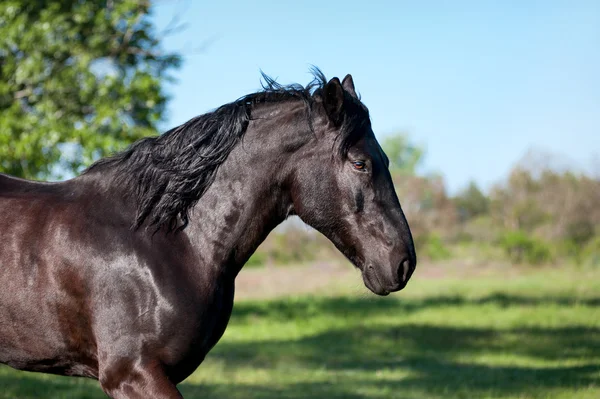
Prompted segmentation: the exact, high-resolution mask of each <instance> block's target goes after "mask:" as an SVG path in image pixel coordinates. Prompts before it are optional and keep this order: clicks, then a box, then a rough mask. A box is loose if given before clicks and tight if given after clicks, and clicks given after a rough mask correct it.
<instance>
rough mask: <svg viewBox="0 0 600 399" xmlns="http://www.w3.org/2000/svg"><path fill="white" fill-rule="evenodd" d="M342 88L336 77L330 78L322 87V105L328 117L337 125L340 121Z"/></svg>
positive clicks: (342, 101)
mask: <svg viewBox="0 0 600 399" xmlns="http://www.w3.org/2000/svg"><path fill="white" fill-rule="evenodd" d="M343 105H344V89H343V88H342V84H341V83H340V80H339V79H338V78H333V79H331V80H330V81H329V82H328V83H327V84H326V85H325V87H324V88H323V106H324V107H325V112H326V113H327V116H329V119H331V121H332V122H333V123H334V124H335V125H336V126H339V125H340V124H341V123H342V107H343Z"/></svg>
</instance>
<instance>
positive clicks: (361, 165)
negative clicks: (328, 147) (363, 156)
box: [352, 161, 367, 170]
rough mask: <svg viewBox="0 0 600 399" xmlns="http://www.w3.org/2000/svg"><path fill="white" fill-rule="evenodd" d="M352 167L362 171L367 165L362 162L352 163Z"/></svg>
mask: <svg viewBox="0 0 600 399" xmlns="http://www.w3.org/2000/svg"><path fill="white" fill-rule="evenodd" d="M352 166H354V169H358V170H363V169H364V168H365V167H366V166H367V164H366V163H364V162H363V161H353V162H352Z"/></svg>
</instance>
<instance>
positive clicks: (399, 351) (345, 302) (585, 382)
mask: <svg viewBox="0 0 600 399" xmlns="http://www.w3.org/2000/svg"><path fill="white" fill-rule="evenodd" d="M489 304H495V305H497V306H498V307H510V306H556V307H572V306H574V305H584V306H591V307H593V306H597V305H599V304H600V298H587V299H576V298H568V297H549V296H532V297H529V296H520V295H507V294H490V295H488V296H485V297H480V298H474V299H469V298H465V297H460V296H438V297H427V298H422V299H410V298H409V299H392V298H383V299H382V300H381V299H379V298H375V299H372V298H349V297H333V298H323V297H315V298H301V299H286V300H275V301H268V302H240V303H238V304H236V306H235V310H234V315H233V318H232V323H233V324H246V323H251V322H252V321H253V320H254V319H264V320H261V322H263V323H265V322H267V323H268V322H270V321H281V320H284V321H285V320H295V319H302V318H310V317H314V316H327V317H329V316H331V317H347V318H348V320H356V322H355V323H354V324H353V326H352V328H348V329H330V330H327V331H324V332H322V333H320V334H316V335H312V336H309V337H305V338H302V339H299V340H271V341H267V342H265V341H256V342H242V343H240V342H229V341H226V340H224V341H222V342H221V343H219V344H218V345H217V346H216V347H215V349H214V350H213V351H212V352H211V353H210V354H209V358H210V359H212V360H216V361H217V362H221V363H222V364H223V367H224V370H226V371H227V372H231V373H235V372H236V370H240V369H241V368H251V369H257V370H258V369H262V370H264V371H265V372H266V373H269V372H270V371H274V370H276V369H278V370H280V369H281V368H282V367H288V368H289V369H290V370H291V371H290V372H293V370H294V368H296V369H300V370H302V369H304V370H325V371H327V372H332V373H333V374H326V378H331V381H326V382H324V381H323V380H322V379H321V380H319V381H314V382H312V381H311V382H294V383H281V382H280V383H277V382H273V383H272V384H265V385H258V386H257V385H255V384H251V385H244V384H241V383H235V384H234V383H216V382H215V383H207V384H200V385H199V384H192V383H184V384H182V385H180V389H181V391H182V392H183V393H184V395H185V397H186V398H213V399H214V398H248V399H258V398H264V399H274V398H293V399H294V398H297V399H299V398H348V399H362V398H367V397H376V398H406V399H416V398H434V397H440V398H441V397H445V398H446V397H448V398H450V397H468V398H471V397H483V396H489V397H503V396H509V395H514V394H517V395H519V396H527V397H532V398H533V397H548V396H549V395H551V393H552V390H554V389H559V390H562V389H567V390H575V389H578V388H583V387H598V385H599V384H600V360H599V358H600V328H599V327H587V328H586V327H578V326H573V327H560V328H551V329H546V328H538V327H523V326H515V327H513V328H508V329H495V328H493V327H491V326H490V327H477V328H475V327H473V328H472V327H454V326H444V325H429V324H414V323H413V324H406V323H405V324H398V325H392V326H390V325H385V326H376V325H368V324H366V323H365V322H364V321H365V320H367V321H368V317H366V316H369V315H388V314H389V315H402V314H403V313H405V312H418V311H421V310H426V309H430V308H443V307H450V306H457V307H462V306H470V307H475V310H474V312H475V313H473V314H474V315H475V316H474V317H476V314H477V312H489V311H490V309H489V308H488V307H485V308H483V306H485V305H489ZM478 306H481V309H477V307H478ZM392 317H397V316H392ZM442 324H443V323H442ZM480 355H481V356H480ZM476 356H479V358H480V359H483V358H485V363H484V362H483V361H482V362H481V363H480V362H475V361H473V360H472V358H473V357H476ZM519 356H521V357H524V358H526V359H529V360H531V362H530V363H529V360H528V363H527V366H523V365H521V364H519V365H516V364H511V359H514V358H518V357H519ZM582 359H583V360H584V361H582ZM513 362H514V361H513ZM545 362H552V364H551V365H550V366H547V365H545V364H544V363H545ZM575 362H578V363H576V365H574V364H575ZM382 371H383V372H390V373H394V372H398V371H400V373H397V374H393V375H404V376H405V377H403V378H388V379H382V378H380V377H381V375H380V372H382ZM198 372H199V373H202V366H201V367H200V369H199V370H198ZM309 375H310V374H309ZM221 381H222V379H221ZM0 387H2V389H0V398H39V397H46V398H86V399H87V398H89V399H95V398H104V397H105V396H104V394H103V393H102V391H101V390H100V389H99V388H98V385H97V383H96V382H94V381H91V380H85V379H75V378H68V377H44V378H41V377H40V375H39V374H33V373H19V372H7V371H6V368H4V367H2V368H0Z"/></svg>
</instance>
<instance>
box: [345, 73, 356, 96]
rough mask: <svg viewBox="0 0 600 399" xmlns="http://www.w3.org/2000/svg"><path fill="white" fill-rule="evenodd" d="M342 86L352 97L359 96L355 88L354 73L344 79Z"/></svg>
mask: <svg viewBox="0 0 600 399" xmlns="http://www.w3.org/2000/svg"><path fill="white" fill-rule="evenodd" d="M342 87H343V88H344V90H346V91H347V92H348V93H349V94H350V95H351V96H352V97H354V98H358V96H357V95H356V89H354V79H352V75H350V74H348V75H346V77H345V78H344V80H342Z"/></svg>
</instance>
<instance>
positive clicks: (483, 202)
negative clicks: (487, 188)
mask: <svg viewBox="0 0 600 399" xmlns="http://www.w3.org/2000/svg"><path fill="white" fill-rule="evenodd" d="M454 203H455V204H456V208H457V211H458V214H459V216H460V218H461V220H463V221H466V220H469V219H472V218H475V217H478V216H483V215H486V214H487V213H488V212H489V209H490V199H489V198H488V197H487V196H486V195H485V194H484V193H483V192H482V191H481V190H480V189H479V186H477V184H476V183H475V182H471V183H469V186H468V187H467V188H466V189H464V190H463V191H462V192H461V193H459V194H458V195H457V196H456V197H455V198H454Z"/></svg>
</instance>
